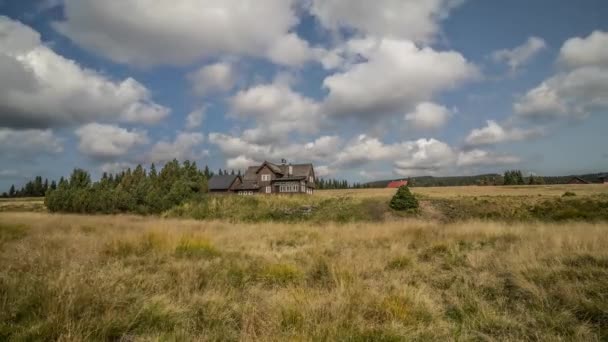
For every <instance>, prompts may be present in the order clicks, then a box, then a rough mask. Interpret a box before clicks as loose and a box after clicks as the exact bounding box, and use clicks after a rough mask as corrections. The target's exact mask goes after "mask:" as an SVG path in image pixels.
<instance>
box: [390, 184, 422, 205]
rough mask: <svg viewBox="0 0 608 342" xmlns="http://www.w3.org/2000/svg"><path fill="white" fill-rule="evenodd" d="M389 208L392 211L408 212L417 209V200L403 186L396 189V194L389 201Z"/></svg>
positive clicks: (407, 188) (405, 186)
mask: <svg viewBox="0 0 608 342" xmlns="http://www.w3.org/2000/svg"><path fill="white" fill-rule="evenodd" d="M389 206H390V207H391V208H392V209H394V210H399V211H403V210H410V209H416V208H418V200H417V199H416V197H415V196H414V195H413V194H412V193H411V192H410V188H409V187H408V186H407V185H403V186H401V187H399V189H397V193H396V194H395V195H394V196H393V198H392V199H391V202H390V204H389Z"/></svg>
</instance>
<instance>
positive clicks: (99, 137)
mask: <svg viewBox="0 0 608 342" xmlns="http://www.w3.org/2000/svg"><path fill="white" fill-rule="evenodd" d="M76 135H77V136H78V138H79V140H80V142H79V144H78V149H79V150H80V152H82V153H84V154H86V155H87V156H89V157H91V158H93V159H99V160H107V159H114V158H118V157H122V156H125V155H126V154H127V153H129V151H130V150H131V149H132V148H133V147H135V146H137V145H143V144H147V143H148V135H147V133H146V132H145V131H139V130H131V131H129V130H127V129H125V128H121V127H118V126H115V125H106V124H99V123H90V124H87V125H84V126H82V127H80V128H78V129H77V130H76Z"/></svg>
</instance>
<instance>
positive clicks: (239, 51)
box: [0, 0, 608, 188]
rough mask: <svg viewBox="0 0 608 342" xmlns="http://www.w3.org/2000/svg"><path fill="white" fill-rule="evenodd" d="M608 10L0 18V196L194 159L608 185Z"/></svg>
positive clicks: (407, 2)
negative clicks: (74, 177) (515, 172)
mask: <svg viewBox="0 0 608 342" xmlns="http://www.w3.org/2000/svg"><path fill="white" fill-rule="evenodd" d="M606 17H608V3H607V2H606V1H602V0H581V1H549V0H537V1H523V0H514V1H508V2H507V1H481V0H466V1H465V0H431V1H422V0H381V1H374V2H369V1H364V0H354V1H352V0H351V1H346V0H291V1H286V0H261V1H260V0H258V1H253V0H251V1H244V0H225V1H220V0H180V1H175V2H172V3H169V2H166V3H160V4H159V3H158V2H156V1H152V0H149V1H141V0H138V1H136V0H122V1H104V2H99V1H95V0H29V1H16V0H0V188H7V187H8V186H10V184H13V183H14V184H17V185H19V184H22V183H23V182H24V181H25V180H26V179H28V178H31V177H33V176H35V175H43V176H45V177H49V178H58V177H60V176H62V175H67V174H69V172H70V171H71V169H72V168H74V167H84V168H86V169H88V170H90V171H91V172H92V173H93V174H94V175H95V176H98V175H99V174H100V173H101V172H103V171H119V170H121V169H123V168H126V167H132V166H134V165H136V164H138V163H143V164H150V163H152V162H154V163H156V164H163V163H164V162H166V161H167V160H170V159H173V158H178V159H181V160H184V159H191V160H195V161H197V163H199V165H204V164H208V165H209V166H210V167H211V168H212V169H217V168H220V167H221V168H228V169H243V168H245V167H246V166H247V165H250V164H252V163H257V162H260V161H263V160H274V161H279V160H280V159H282V158H286V159H288V160H290V161H292V162H313V163H314V164H315V167H316V170H317V173H318V174H320V175H323V176H327V177H339V178H348V179H350V180H351V181H367V180H374V179H385V178H398V177H407V176H418V175H461V174H473V173H484V172H502V171H504V170H506V169H511V168H518V169H521V170H524V172H532V173H535V174H542V175H559V174H572V173H585V172H600V171H608V170H607V169H608V152H606V149H605V145H606V143H605V141H606V139H605V138H604V136H605V132H606V129H607V128H608V115H606V112H607V111H608V21H606V20H605V18H606Z"/></svg>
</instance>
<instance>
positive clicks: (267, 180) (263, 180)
mask: <svg viewBox="0 0 608 342" xmlns="http://www.w3.org/2000/svg"><path fill="white" fill-rule="evenodd" d="M262 182H270V175H262Z"/></svg>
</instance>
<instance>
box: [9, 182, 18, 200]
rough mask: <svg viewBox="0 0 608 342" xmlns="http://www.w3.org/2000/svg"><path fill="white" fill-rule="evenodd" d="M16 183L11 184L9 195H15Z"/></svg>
mask: <svg viewBox="0 0 608 342" xmlns="http://www.w3.org/2000/svg"><path fill="white" fill-rule="evenodd" d="M15 195H16V193H15V184H13V185H11V188H10V190H9V191H8V197H15Z"/></svg>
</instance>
